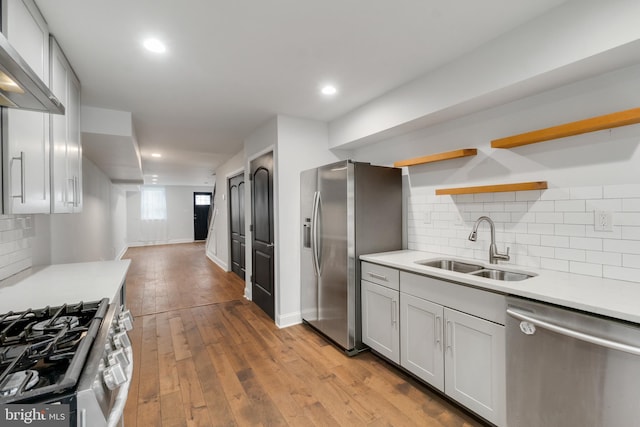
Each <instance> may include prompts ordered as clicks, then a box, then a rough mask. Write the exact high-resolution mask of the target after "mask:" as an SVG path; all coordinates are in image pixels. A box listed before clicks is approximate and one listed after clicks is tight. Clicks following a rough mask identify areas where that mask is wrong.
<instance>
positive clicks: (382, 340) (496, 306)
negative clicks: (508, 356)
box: [362, 263, 506, 426]
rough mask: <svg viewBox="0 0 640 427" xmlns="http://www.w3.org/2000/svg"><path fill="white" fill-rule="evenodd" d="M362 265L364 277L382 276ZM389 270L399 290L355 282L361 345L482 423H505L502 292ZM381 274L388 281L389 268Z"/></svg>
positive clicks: (366, 282)
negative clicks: (359, 295) (358, 290)
mask: <svg viewBox="0 0 640 427" xmlns="http://www.w3.org/2000/svg"><path fill="white" fill-rule="evenodd" d="M365 264H369V263H363V267H362V268H363V270H362V271H363V275H362V277H363V278H365V277H367V276H366V275H365V273H367V272H370V271H374V275H375V276H382V275H381V274H377V273H376V272H375V268H376V267H379V268H387V267H382V266H375V264H369V265H367V266H365ZM396 271H397V272H398V273H397V274H399V284H398V285H397V289H398V290H396V289H395V288H396V285H395V283H394V284H392V285H390V284H389V283H388V282H386V281H380V282H379V283H372V282H369V281H367V280H363V281H362V331H363V342H364V343H365V344H367V345H369V346H370V347H371V348H372V349H374V350H375V351H376V352H378V353H379V354H381V355H382V356H384V357H386V358H388V359H389V360H391V361H393V362H395V363H397V364H399V365H401V366H402V367H403V368H405V369H406V370H407V371H409V372H411V373H412V374H414V375H415V376H416V377H418V378H420V379H422V380H423V381H425V382H426V383H428V384H430V385H431V386H433V387H434V388H436V389H438V390H440V391H442V392H443V393H445V394H446V395H448V396H450V397H451V398H452V399H454V400H456V401H457V402H459V403H460V404H462V405H463V406H465V407H467V408H469V409H470V410H472V411H473V412H475V413H477V414H478V415H480V416H482V417H483V418H485V419H487V420H489V421H491V422H492V423H494V424H496V425H498V426H504V425H505V419H506V379H505V328H504V320H505V319H504V316H505V309H506V308H505V297H504V295H500V294H495V293H492V292H488V291H483V290H480V289H476V288H472V287H469V286H465V285H463V284H457V283H453V282H448V281H444V280H440V279H436V278H433V277H428V276H422V275H418V274H413V273H408V272H404V271H398V270H396ZM384 276H385V277H393V276H392V273H390V272H389V271H386V272H385V274H384ZM383 284H384V285H383ZM398 298H399V303H400V304H399V311H396V307H395V306H394V304H397V301H398ZM394 316H399V320H396V318H395V317H394Z"/></svg>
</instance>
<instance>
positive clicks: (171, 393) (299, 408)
mask: <svg viewBox="0 0 640 427" xmlns="http://www.w3.org/2000/svg"><path fill="white" fill-rule="evenodd" d="M125 258H130V259H131V260H132V264H131V268H130V270H129V274H128V275H127V304H128V306H129V308H130V309H131V311H132V313H133V315H134V317H135V326H134V329H133V331H131V340H132V342H133V346H134V355H135V359H134V364H135V365H134V377H133V382H132V384H131V389H130V391H129V398H128V401H127V406H126V409H125V425H126V427H136V426H137V427H149V426H163V427H168V426H218V425H225V426H233V425H237V426H260V425H263V426H286V425H292V426H314V425H317V426H332V425H338V426H360V425H371V426H479V425H481V424H480V423H479V422H478V421H477V420H475V419H474V418H472V417H470V416H469V415H467V414H466V413H464V412H462V411H461V410H459V409H458V408H457V407H455V406H454V405H452V404H450V403H449V402H447V401H446V400H444V399H442V398H441V397H440V396H439V395H437V394H436V393H434V392H432V391H430V389H428V388H427V387H425V386H423V385H422V384H420V383H418V382H417V381H415V380H413V379H412V378H410V377H408V376H407V375H405V374H404V373H402V372H401V371H399V370H397V369H395V368H393V367H391V366H390V365H388V364H386V363H385V362H383V361H382V360H381V359H379V358H377V357H376V356H374V355H372V354H370V353H363V354H360V355H358V356H356V357H353V358H349V357H346V356H344V355H343V354H342V353H341V352H339V351H338V350H337V349H336V348H335V347H334V346H332V345H329V344H327V342H326V341H325V340H324V339H322V338H321V337H319V336H318V335H317V334H315V333H314V332H312V331H311V330H310V329H309V328H308V327H306V326H304V325H297V326H292V327H289V328H285V329H278V328H277V327H276V326H275V325H274V324H273V322H272V320H271V319H269V318H268V317H267V316H266V315H264V314H263V313H262V312H261V311H260V310H259V309H258V308H257V307H256V306H255V305H254V304H253V303H251V302H249V301H246V300H245V299H244V298H243V290H244V283H243V282H242V281H241V280H240V279H239V278H237V277H236V276H235V275H233V274H232V273H226V272H224V271H223V270H221V269H220V268H218V267H217V266H216V265H215V264H214V263H212V262H211V261H209V260H208V259H207V258H206V256H205V254H204V245H203V244H201V243H193V244H183V245H170V246H154V247H143V248H132V249H129V250H128V251H127V253H126V255H125Z"/></svg>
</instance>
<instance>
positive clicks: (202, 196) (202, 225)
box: [193, 192, 211, 240]
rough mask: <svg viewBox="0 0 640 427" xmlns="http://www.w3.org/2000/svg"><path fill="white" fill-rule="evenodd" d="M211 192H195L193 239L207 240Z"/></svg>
mask: <svg viewBox="0 0 640 427" xmlns="http://www.w3.org/2000/svg"><path fill="white" fill-rule="evenodd" d="M210 209H211V193H202V192H194V193H193V240H206V239H207V232H208V231H209V230H208V227H207V226H208V221H209V210H210Z"/></svg>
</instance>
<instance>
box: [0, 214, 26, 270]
mask: <svg viewBox="0 0 640 427" xmlns="http://www.w3.org/2000/svg"><path fill="white" fill-rule="evenodd" d="M33 236H34V228H33V218H32V217H31V216H29V215H0V280H2V279H6V278H7V277H9V276H13V275H14V274H16V273H19V272H21V271H22V270H26V269H27V268H29V267H31V263H32V252H31V244H32V240H33Z"/></svg>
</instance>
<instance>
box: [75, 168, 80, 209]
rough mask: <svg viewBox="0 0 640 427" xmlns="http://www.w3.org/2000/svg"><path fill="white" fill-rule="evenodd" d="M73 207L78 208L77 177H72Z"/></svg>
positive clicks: (78, 179) (78, 187)
mask: <svg viewBox="0 0 640 427" xmlns="http://www.w3.org/2000/svg"><path fill="white" fill-rule="evenodd" d="M73 206H74V207H76V208H77V207H78V206H80V178H79V177H78V176H77V175H76V176H74V177H73Z"/></svg>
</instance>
